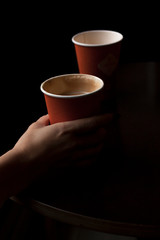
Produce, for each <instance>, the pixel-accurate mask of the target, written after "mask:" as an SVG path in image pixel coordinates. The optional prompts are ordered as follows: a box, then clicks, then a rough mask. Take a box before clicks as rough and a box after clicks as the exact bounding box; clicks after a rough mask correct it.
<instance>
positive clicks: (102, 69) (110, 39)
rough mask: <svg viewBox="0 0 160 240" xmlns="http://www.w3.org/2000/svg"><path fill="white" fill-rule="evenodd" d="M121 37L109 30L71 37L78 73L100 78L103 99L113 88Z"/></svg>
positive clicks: (87, 32) (109, 95)
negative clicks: (103, 86) (102, 87)
mask: <svg viewBox="0 0 160 240" xmlns="http://www.w3.org/2000/svg"><path fill="white" fill-rule="evenodd" d="M122 39H123V35H122V34H121V33H119V32H116V31H110V30H90V31H85V32H80V33H78V34H76V35H74V36H73V37H72V42H73V43H74V46H75V52H76V58H77V63H78V68H79V72H80V73H83V74H91V75H95V76H97V77H99V78H101V79H102V80H103V81H104V84H105V98H106V99H109V98H110V97H111V95H112V91H113V90H114V87H115V74H116V71H117V67H118V65H119V59H120V49H121V42H122Z"/></svg>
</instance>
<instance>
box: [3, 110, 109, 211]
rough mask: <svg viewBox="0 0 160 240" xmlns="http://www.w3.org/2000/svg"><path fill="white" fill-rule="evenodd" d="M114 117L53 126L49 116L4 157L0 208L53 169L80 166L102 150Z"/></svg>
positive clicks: (31, 129) (87, 119)
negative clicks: (72, 165)
mask: <svg viewBox="0 0 160 240" xmlns="http://www.w3.org/2000/svg"><path fill="white" fill-rule="evenodd" d="M112 118H113V116H112V114H105V115H101V116H95V117H91V118H86V119H78V120H74V121H70V122H63V123H57V124H53V125H50V124H49V117H48V115H45V116H43V117H41V118H39V119H38V120H37V121H36V122H35V123H33V124H32V125H30V126H29V128H28V129H27V131H26V132H25V133H24V134H23V135H22V137H21V138H20V139H19V140H18V142H17V143H16V145H15V146H14V147H13V148H12V149H11V150H9V151H8V152H6V153H5V154H4V155H2V156H1V157H0V207H1V206H2V205H3V203H4V202H5V201H6V200H7V199H8V198H9V197H11V196H13V195H15V194H18V193H19V192H20V191H22V190H23V189H25V188H26V187H27V186H29V185H30V184H31V183H32V182H33V181H34V180H35V179H37V178H38V177H39V176H42V175H43V174H45V173H46V172H47V170H48V169H49V168H50V167H57V166H64V165H67V164H80V163H82V162H84V161H86V160H89V159H94V157H95V156H96V155H97V154H99V152H100V151H101V149H102V147H103V144H104V139H105V138H106V136H107V128H108V127H109V125H110V123H111V121H112Z"/></svg>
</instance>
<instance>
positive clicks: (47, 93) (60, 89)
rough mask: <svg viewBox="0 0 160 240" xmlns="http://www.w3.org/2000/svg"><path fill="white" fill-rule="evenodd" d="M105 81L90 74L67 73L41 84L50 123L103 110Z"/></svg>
mask: <svg viewBox="0 0 160 240" xmlns="http://www.w3.org/2000/svg"><path fill="white" fill-rule="evenodd" d="M103 88H104V83H103V81H102V80H101V79H100V78H98V77H96V76H92V75H88V74H79V73H78V74H67V75H60V76H55V77H52V78H49V79H47V80H46V81H44V82H43V83H42V84H41V91H42V92H43V93H44V97H45V101H46V106H47V110H48V114H49V119H50V123H51V124H53V123H57V122H65V121H70V120H75V119H79V118H85V117H90V116H93V115H96V114H98V113H100V112H101V102H102V99H103Z"/></svg>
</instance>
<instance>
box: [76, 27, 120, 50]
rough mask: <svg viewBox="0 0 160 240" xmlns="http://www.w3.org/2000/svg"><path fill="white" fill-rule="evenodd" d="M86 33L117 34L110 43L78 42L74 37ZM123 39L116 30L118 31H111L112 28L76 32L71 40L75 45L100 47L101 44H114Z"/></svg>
mask: <svg viewBox="0 0 160 240" xmlns="http://www.w3.org/2000/svg"><path fill="white" fill-rule="evenodd" d="M88 33H112V34H115V35H117V37H118V38H117V40H115V41H112V42H111V43H103V44H102V43H96V44H94V43H93V44H92V43H83V42H80V41H76V40H75V39H76V38H77V37H78V36H80V35H82V34H88ZM122 39H123V35H122V34H121V33H120V32H118V31H113V30H88V31H83V32H79V33H77V34H75V35H74V36H73V37H72V42H73V43H74V44H76V45H79V46H84V47H102V46H107V45H111V44H115V43H118V42H120V41H122Z"/></svg>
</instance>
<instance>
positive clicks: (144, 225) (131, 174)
mask: <svg viewBox="0 0 160 240" xmlns="http://www.w3.org/2000/svg"><path fill="white" fill-rule="evenodd" d="M116 103H117V110H118V112H119V113H120V118H119V119H118V120H117V122H116V123H115V124H114V126H113V128H112V131H111V137H110V141H108V142H106V147H105V150H104V154H103V156H101V158H99V159H98V161H97V162H96V163H95V164H94V165H92V166H91V167H90V168H74V167H68V168H65V169H59V170H57V169H56V170H55V171H53V170H52V172H51V173H50V175H49V176H48V177H47V178H45V179H44V178H43V179H41V180H40V181H39V182H37V183H35V184H33V186H31V188H29V189H27V190H26V191H24V192H23V193H22V194H21V195H19V196H17V197H13V198H12V199H13V200H15V201H17V202H19V203H22V204H25V205H26V206H29V207H31V208H32V209H34V210H35V211H37V212H39V213H41V214H42V215H44V216H47V217H50V218H53V219H56V220H58V221H62V222H65V223H69V224H73V225H75V226H82V227H86V228H89V229H94V230H98V231H102V232H107V233H113V234H122V235H129V236H136V237H139V238H140V237H142V238H151V239H152V238H156V237H157V238H158V237H159V238H160V63H154V62H146V63H130V64H125V65H122V66H120V68H119V70H118V73H117V90H116Z"/></svg>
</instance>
